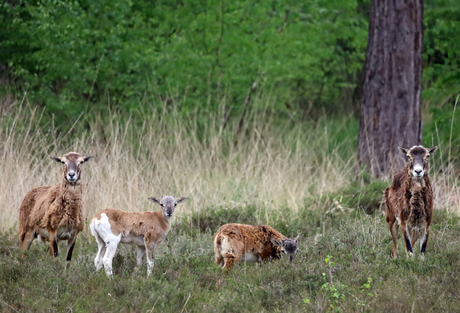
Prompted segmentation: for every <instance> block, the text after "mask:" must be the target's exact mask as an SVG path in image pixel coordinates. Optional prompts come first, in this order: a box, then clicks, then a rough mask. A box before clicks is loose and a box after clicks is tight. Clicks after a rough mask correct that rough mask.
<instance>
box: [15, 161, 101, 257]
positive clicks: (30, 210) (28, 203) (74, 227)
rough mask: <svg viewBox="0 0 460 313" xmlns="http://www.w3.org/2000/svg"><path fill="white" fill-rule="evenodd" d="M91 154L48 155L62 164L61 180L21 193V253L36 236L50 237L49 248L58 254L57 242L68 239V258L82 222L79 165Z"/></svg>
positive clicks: (70, 255) (44, 239) (82, 224)
mask: <svg viewBox="0 0 460 313" xmlns="http://www.w3.org/2000/svg"><path fill="white" fill-rule="evenodd" d="M92 158H93V157H92V156H88V157H83V156H81V155H80V154H78V153H76V152H69V153H67V154H65V155H64V156H62V157H51V159H52V160H54V161H56V162H59V163H62V164H63V168H62V176H61V183H60V184H59V185H56V186H46V187H38V188H35V189H32V190H30V191H29V192H28V193H27V195H26V196H25V197H24V200H23V201H22V204H21V207H20V208H19V240H20V242H21V249H22V252H23V253H24V252H25V251H26V250H28V249H29V248H30V245H31V244H32V241H33V240H34V239H35V238H37V237H38V238H40V239H41V240H42V241H44V242H45V241H49V248H48V251H49V252H50V254H51V255H53V256H54V257H57V256H58V242H59V241H61V240H67V246H68V250H67V258H66V260H67V261H68V262H70V260H71V259H72V251H73V248H74V246H75V241H76V239H77V235H78V233H79V232H81V231H82V230H83V228H84V225H85V223H84V218H83V212H82V193H83V189H82V182H81V168H80V166H81V165H82V164H83V163H85V162H88V161H89V160H91V159H92ZM21 257H22V258H24V254H22V255H21Z"/></svg>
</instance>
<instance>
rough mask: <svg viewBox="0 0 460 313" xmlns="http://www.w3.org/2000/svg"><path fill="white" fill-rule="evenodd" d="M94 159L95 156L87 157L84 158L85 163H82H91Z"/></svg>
mask: <svg viewBox="0 0 460 313" xmlns="http://www.w3.org/2000/svg"><path fill="white" fill-rule="evenodd" d="M93 158H94V155H92V156H87V157H84V158H83V162H82V163H84V162H88V161H91V160H92V159H93Z"/></svg>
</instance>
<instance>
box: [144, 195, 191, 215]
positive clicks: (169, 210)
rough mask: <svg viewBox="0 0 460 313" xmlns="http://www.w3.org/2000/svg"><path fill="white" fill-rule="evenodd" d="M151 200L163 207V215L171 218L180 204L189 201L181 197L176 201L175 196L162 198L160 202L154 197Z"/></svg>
mask: <svg viewBox="0 0 460 313" xmlns="http://www.w3.org/2000/svg"><path fill="white" fill-rule="evenodd" d="M149 200H150V201H153V202H156V203H158V204H159V205H160V206H161V210H162V211H163V215H164V216H165V217H168V218H170V217H172V215H173V213H174V210H175V209H176V206H177V205H178V204H179V203H182V202H184V201H185V200H187V198H185V197H180V198H178V199H176V197H174V196H162V197H161V199H160V200H158V199H157V198H153V197H151V198H149Z"/></svg>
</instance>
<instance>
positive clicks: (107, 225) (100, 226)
mask: <svg viewBox="0 0 460 313" xmlns="http://www.w3.org/2000/svg"><path fill="white" fill-rule="evenodd" d="M187 199H188V198H185V197H180V198H177V199H176V198H175V197H174V196H162V197H161V199H160V200H158V199H157V198H149V200H150V201H152V202H155V203H158V204H159V205H160V206H161V208H160V209H159V210H158V211H156V212H127V211H122V210H116V209H105V210H102V211H99V212H98V213H97V214H96V215H95V216H94V217H93V218H92V220H91V224H90V228H91V233H92V234H93V236H94V237H95V238H96V241H97V246H98V251H97V255H96V258H95V259H94V265H95V266H96V270H100V269H101V268H102V266H104V268H105V272H106V274H107V276H112V259H113V257H114V256H115V253H116V252H117V247H118V244H119V243H123V244H131V245H136V246H137V265H136V270H137V269H139V267H140V266H141V265H142V262H143V258H144V254H146V252H147V276H150V274H151V273H152V268H153V252H154V250H155V248H156V247H158V246H159V245H160V244H161V243H162V242H163V240H165V238H166V235H167V234H168V232H169V230H170V229H171V219H172V216H173V213H174V210H175V209H176V206H177V204H179V203H182V202H184V201H185V200H187Z"/></svg>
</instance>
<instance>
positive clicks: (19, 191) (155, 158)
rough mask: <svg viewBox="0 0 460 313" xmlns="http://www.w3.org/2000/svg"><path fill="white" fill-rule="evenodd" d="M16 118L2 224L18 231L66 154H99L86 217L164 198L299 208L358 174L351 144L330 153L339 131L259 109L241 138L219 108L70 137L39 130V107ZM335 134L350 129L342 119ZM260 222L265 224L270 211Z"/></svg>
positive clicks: (5, 158)
mask: <svg viewBox="0 0 460 313" xmlns="http://www.w3.org/2000/svg"><path fill="white" fill-rule="evenodd" d="M16 105H17V106H20V104H16ZM15 112H16V113H9V114H4V115H3V116H2V117H1V121H0V136H1V142H0V153H1V161H0V175H1V179H0V190H2V192H1V193H0V217H1V221H2V222H1V224H2V227H3V228H11V227H16V226H15V225H16V224H17V220H18V208H19V206H20V204H21V201H22V199H23V197H24V195H25V194H26V193H27V191H28V190H30V189H32V188H35V187H39V186H44V185H54V184H58V183H59V180H60V166H59V165H58V164H56V163H55V162H52V161H51V160H50V159H49V156H61V155H63V154H64V153H67V152H69V151H77V152H79V153H81V154H84V155H95V156H96V158H95V159H94V160H93V161H91V162H89V163H87V164H85V165H84V168H83V173H82V180H83V184H84V208H85V211H86V216H87V217H88V218H90V217H91V216H92V215H93V214H94V213H96V212H97V211H98V210H100V209H103V208H106V207H113V208H119V209H123V210H128V211H142V210H152V209H156V208H154V207H153V206H152V204H151V203H150V202H149V201H148V200H147V197H149V196H159V195H163V194H176V195H185V196H188V197H190V200H189V201H188V202H187V204H186V205H184V206H183V207H181V209H180V210H179V212H178V214H179V215H190V213H191V212H201V211H203V210H212V209H213V208H215V207H229V208H232V207H236V206H244V205H256V206H260V207H264V208H267V209H268V210H267V211H270V210H278V209H280V208H281V207H289V208H291V209H293V210H294V211H296V210H298V208H299V207H301V206H303V205H304V201H305V198H307V197H309V196H312V195H313V194H315V195H320V194H324V193H327V192H330V191H333V190H337V189H338V188H340V187H342V186H344V185H346V184H347V182H349V181H350V179H352V177H353V175H352V171H353V166H354V160H355V157H354V152H353V148H354V147H353V146H352V145H350V143H351V142H352V139H350V140H347V141H346V142H342V143H340V144H338V145H336V146H335V147H332V148H331V147H330V146H329V145H331V144H333V140H332V139H331V138H330V136H333V135H334V134H333V133H332V134H331V132H330V130H328V124H327V122H325V121H323V122H317V123H310V124H307V123H300V122H297V121H296V119H295V118H291V119H289V118H285V122H284V123H278V120H277V119H276V117H275V116H274V115H272V114H270V113H266V112H265V111H262V110H261V111H256V110H254V111H252V112H248V113H247V115H246V117H245V122H244V124H243V125H244V126H243V128H242V129H241V131H240V133H239V134H237V132H238V128H239V119H235V121H229V122H228V123H227V125H226V126H225V128H224V126H223V124H224V123H223V122H222V121H223V119H224V118H225V116H226V113H225V112H222V111H221V112H220V113H219V114H217V115H216V116H214V117H212V118H209V119H207V120H205V121H207V123H206V122H201V121H199V120H198V119H196V118H184V117H182V115H179V114H178V113H175V112H174V111H173V112H171V113H168V114H161V113H158V112H154V113H151V114H148V115H146V116H145V117H144V119H143V120H142V121H139V120H137V121H135V122H134V121H132V120H129V119H128V120H127V121H126V120H125V121H123V120H122V119H119V118H118V117H117V116H116V115H115V114H114V115H112V116H111V117H110V118H107V117H101V118H99V119H96V120H95V121H93V122H92V123H91V124H90V129H91V130H90V131H88V132H86V133H84V134H83V135H80V136H78V137H76V138H74V137H72V136H70V135H68V134H65V133H64V134H59V133H57V132H56V131H55V130H54V129H53V127H52V126H50V125H45V127H43V126H42V127H40V126H39V125H40V120H41V118H40V114H41V113H40V111H39V110H38V109H33V108H30V107H28V106H23V107H22V108H16V110H15ZM261 112H265V113H261ZM77 123H78V122H77ZM277 123H278V124H277ZM340 123H342V124H340ZM68 128H69V129H71V128H72V125H69V127H68ZM333 128H334V129H335V132H344V131H348V129H347V127H346V120H344V121H341V122H339V123H335V124H334V127H333ZM44 129H47V130H46V131H44ZM343 155H347V156H346V157H343ZM260 219H263V220H264V221H265V222H267V221H269V220H270V214H268V215H266V216H260Z"/></svg>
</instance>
